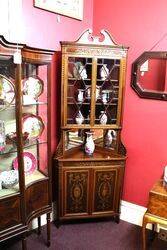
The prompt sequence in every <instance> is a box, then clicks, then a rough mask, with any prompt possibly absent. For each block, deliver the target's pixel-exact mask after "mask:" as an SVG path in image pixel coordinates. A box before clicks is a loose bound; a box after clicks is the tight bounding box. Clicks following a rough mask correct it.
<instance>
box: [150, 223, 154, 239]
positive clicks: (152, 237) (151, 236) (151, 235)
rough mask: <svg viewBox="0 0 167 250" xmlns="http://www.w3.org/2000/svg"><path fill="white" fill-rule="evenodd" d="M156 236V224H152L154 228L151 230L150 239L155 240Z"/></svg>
mask: <svg viewBox="0 0 167 250" xmlns="http://www.w3.org/2000/svg"><path fill="white" fill-rule="evenodd" d="M154 238H155V224H152V230H151V233H150V237H149V240H150V241H153V240H154Z"/></svg>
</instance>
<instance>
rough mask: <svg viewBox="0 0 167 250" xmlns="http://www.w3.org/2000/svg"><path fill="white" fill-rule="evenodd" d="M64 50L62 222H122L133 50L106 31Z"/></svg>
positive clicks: (59, 165) (59, 159)
mask: <svg viewBox="0 0 167 250" xmlns="http://www.w3.org/2000/svg"><path fill="white" fill-rule="evenodd" d="M61 48H62V78H61V139H60V142H59V145H58V148H57V151H56V153H55V156H54V168H55V169H56V174H57V179H56V183H58V202H57V203H58V206H57V208H58V211H57V222H63V221H68V220H74V219H84V218H89V219H90V218H100V217H101V218H104V217H109V218H110V217H111V218H113V219H115V221H117V222H119V216H120V199H121V194H122V188H123V178H124V168H125V160H126V149H125V147H124V146H123V144H122V142H121V129H122V127H121V120H122V118H121V117H122V103H123V91H124V83H125V69H126V58H127V51H128V48H127V47H124V46H122V45H118V44H116V43H115V42H114V40H113V38H112V37H111V35H110V34H109V33H108V32H107V31H105V30H102V31H101V37H94V36H92V31H91V30H89V29H88V30H86V31H85V32H84V33H83V34H82V35H81V36H80V38H79V39H78V40H77V41H75V42H61ZM88 136H89V137H90V138H89V140H88ZM88 141H89V142H90V143H89V142H88ZM86 145H87V146H88V147H87V148H86Z"/></svg>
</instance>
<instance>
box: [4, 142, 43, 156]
mask: <svg viewBox="0 0 167 250" xmlns="http://www.w3.org/2000/svg"><path fill="white" fill-rule="evenodd" d="M45 143H47V141H41V142H40V141H39V140H38V139H37V140H33V141H30V142H29V143H26V144H25V145H23V148H24V149H26V148H29V147H32V146H35V145H40V144H45ZM16 152H17V147H16V145H13V144H7V145H6V147H5V150H4V151H3V152H0V155H6V154H10V153H16Z"/></svg>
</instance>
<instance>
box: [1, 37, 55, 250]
mask: <svg viewBox="0 0 167 250" xmlns="http://www.w3.org/2000/svg"><path fill="white" fill-rule="evenodd" d="M52 56H53V51H47V50H42V49H35V48H31V47H27V46H26V45H23V44H14V43H10V42H7V41H6V40H5V39H4V38H3V37H2V36H0V242H2V241H4V240H6V239H9V238H11V237H14V236H17V235H22V236H23V241H22V242H23V249H26V241H25V239H26V233H27V231H28V229H29V223H30V222H31V221H32V219H34V218H38V232H39V233H40V226H41V225H40V224H41V223H40V216H41V215H42V214H47V229H48V233H47V244H48V245H49V244H50V213H51V211H52V206H51V204H52V199H51V153H50V152H51V144H50V84H51V61H52ZM0 244H1V243H0Z"/></svg>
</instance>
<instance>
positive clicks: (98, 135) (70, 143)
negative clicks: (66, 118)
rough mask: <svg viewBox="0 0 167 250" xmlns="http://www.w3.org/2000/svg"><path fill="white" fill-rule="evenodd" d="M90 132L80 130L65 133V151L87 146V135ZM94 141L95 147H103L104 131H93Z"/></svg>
mask: <svg viewBox="0 0 167 250" xmlns="http://www.w3.org/2000/svg"><path fill="white" fill-rule="evenodd" d="M87 132H90V130H88V129H85V130H84V129H80V130H69V131H68V132H65V142H66V143H65V149H66V150H68V149H71V148H75V147H78V146H83V148H84V145H85V142H86V133H87ZM91 133H92V136H93V141H94V143H95V145H101V143H103V130H102V129H94V130H91Z"/></svg>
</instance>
